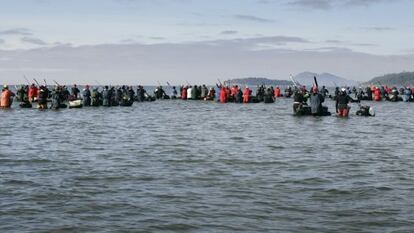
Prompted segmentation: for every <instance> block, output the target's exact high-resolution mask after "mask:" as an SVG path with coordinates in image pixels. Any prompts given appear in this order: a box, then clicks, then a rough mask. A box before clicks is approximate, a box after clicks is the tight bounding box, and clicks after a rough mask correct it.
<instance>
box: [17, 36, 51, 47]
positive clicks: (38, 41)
mask: <svg viewBox="0 0 414 233" xmlns="http://www.w3.org/2000/svg"><path fill="white" fill-rule="evenodd" d="M20 40H21V41H22V42H25V43H29V44H35V45H47V43H46V42H44V41H43V40H41V39H39V38H33V37H23V38H21V39H20Z"/></svg>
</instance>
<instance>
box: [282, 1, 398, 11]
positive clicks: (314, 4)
mask: <svg viewBox="0 0 414 233" xmlns="http://www.w3.org/2000/svg"><path fill="white" fill-rule="evenodd" d="M397 1H400V0H394V1H392V0H288V1H287V3H286V4H287V5H288V6H292V7H297V8H304V9H317V10H329V9H332V8H335V7H337V8H343V7H361V6H362V7H369V6H372V5H376V4H380V3H394V2H397Z"/></svg>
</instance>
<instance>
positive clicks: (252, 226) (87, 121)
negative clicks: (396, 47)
mask: <svg viewBox="0 0 414 233" xmlns="http://www.w3.org/2000/svg"><path fill="white" fill-rule="evenodd" d="M364 104H365V103H364ZM369 104H371V103H369ZM372 104H375V108H376V112H377V113H378V116H377V117H375V118H358V117H356V116H351V117H350V118H349V119H337V118H336V117H318V118H307V117H300V118H299V117H293V116H292V115H291V100H287V99H278V100H277V101H276V103H275V104H268V105H265V104H254V105H253V104H252V105H236V104H227V105H222V104H217V103H205V102H197V101H188V102H184V101H179V100H177V101H158V102H154V103H136V104H135V105H134V106H133V107H132V108H120V107H114V108H90V109H88V108H84V109H82V110H68V109H66V110H61V111H43V112H39V111H37V110H35V109H32V110H27V111H25V110H22V109H15V110H12V111H0V116H1V119H2V120H1V122H0V126H1V128H2V130H1V132H0V177H1V179H0V187H1V189H0V231H1V232H89V231H91V232H93V231H100V232H134V231H143V232H164V231H165V232H240V231H245V232H258V231H267V232H411V231H412V229H414V223H413V222H412V219H414V205H413V204H412V203H413V200H414V199H413V198H414V196H413V195H412V192H413V190H414V184H413V182H412V180H413V179H412V177H414V172H413V171H414V169H413V168H414V159H413V158H412V156H410V155H411V152H412V151H413V149H414V145H413V144H412V140H411V138H410V137H406V136H404V135H406V132H409V129H414V124H412V123H411V122H412V120H411V118H410V117H409V116H412V115H413V113H414V108H407V105H401V104H400V103H396V104H389V103H372ZM327 105H328V106H329V108H330V109H334V102H331V101H327ZM400 109H405V110H404V111H406V114H399V115H398V119H397V116H396V115H395V113H396V112H399V110H400ZM351 111H353V112H351V113H352V114H354V111H355V108H353V109H352V110H351ZM387 119H394V120H391V121H390V120H387ZM34 125H36V128H34V127H33V126H34ZM6 126H7V127H6ZM407 130H408V131H407Z"/></svg>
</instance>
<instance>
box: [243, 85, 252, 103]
mask: <svg viewBox="0 0 414 233" xmlns="http://www.w3.org/2000/svg"><path fill="white" fill-rule="evenodd" d="M251 93H252V92H251V91H250V89H249V88H244V91H243V103H249V102H250V94H251Z"/></svg>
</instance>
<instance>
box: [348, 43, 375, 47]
mask: <svg viewBox="0 0 414 233" xmlns="http://www.w3.org/2000/svg"><path fill="white" fill-rule="evenodd" d="M351 45H354V46H360V47H376V46H378V45H377V44H371V43H353V44H351Z"/></svg>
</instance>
